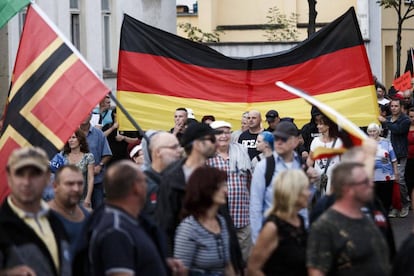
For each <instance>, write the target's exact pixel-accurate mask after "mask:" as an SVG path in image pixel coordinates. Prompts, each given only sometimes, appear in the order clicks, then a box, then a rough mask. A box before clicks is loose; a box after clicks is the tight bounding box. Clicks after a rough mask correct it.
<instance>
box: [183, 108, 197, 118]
mask: <svg viewBox="0 0 414 276" xmlns="http://www.w3.org/2000/svg"><path fill="white" fill-rule="evenodd" d="M185 110H187V118H188V119H195V116H194V111H193V110H192V109H191V108H186V109H185Z"/></svg>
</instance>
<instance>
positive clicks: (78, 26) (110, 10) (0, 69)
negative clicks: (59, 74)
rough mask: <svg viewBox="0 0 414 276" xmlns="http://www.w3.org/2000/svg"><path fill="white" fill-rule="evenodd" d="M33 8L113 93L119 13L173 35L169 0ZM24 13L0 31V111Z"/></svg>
mask: <svg viewBox="0 0 414 276" xmlns="http://www.w3.org/2000/svg"><path fill="white" fill-rule="evenodd" d="M35 2H36V4H37V5H39V7H40V8H41V9H42V10H43V11H44V12H45V13H46V14H47V16H48V17H49V18H50V19H51V21H52V22H53V23H54V24H55V25H57V27H58V28H59V29H60V31H61V32H62V33H63V35H65V36H66V37H67V38H68V39H69V40H70V41H72V43H73V44H74V45H75V47H77V48H78V50H80V52H81V54H82V55H83V56H84V57H85V59H86V60H87V61H88V63H89V64H90V65H91V67H92V68H93V69H94V70H95V72H96V73H97V74H98V75H99V76H101V77H102V78H103V79H104V81H105V83H106V84H107V85H108V87H109V88H110V89H111V90H112V91H116V71H117V64H118V49H119V39H120V30H121V25H122V20H123V14H124V13H127V14H129V15H130V16H132V17H134V18H137V19H138V20H141V21H143V22H145V23H147V24H149V25H152V26H155V27H157V28H160V29H163V30H165V31H168V32H172V33H175V32H176V12H175V2H173V1H171V0H59V1H56V0H36V1H35ZM25 14H26V12H25V10H23V11H21V12H20V13H19V14H17V15H16V16H14V17H13V18H12V19H11V20H10V21H9V23H8V24H7V25H6V26H4V27H3V28H2V29H0V111H1V112H2V111H3V108H4V103H5V101H6V98H7V94H8V90H9V84H10V78H11V75H12V72H13V66H14V61H15V58H16V54H17V50H18V45H19V39H20V34H21V32H22V29H23V24H24V18H25Z"/></svg>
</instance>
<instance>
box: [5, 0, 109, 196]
mask: <svg viewBox="0 0 414 276" xmlns="http://www.w3.org/2000/svg"><path fill="white" fill-rule="evenodd" d="M108 92H109V88H108V87H106V85H105V84H104V83H103V82H102V81H101V80H100V79H99V78H98V76H97V75H96V74H95V73H94V72H93V71H92V70H91V68H90V67H89V66H88V65H87V64H86V62H85V61H84V59H83V58H82V57H81V56H80V54H79V52H78V51H77V50H76V49H75V48H74V47H73V45H71V44H70V42H67V41H66V39H65V38H64V37H63V36H61V35H60V34H59V31H58V30H57V28H56V27H55V26H54V25H53V23H51V21H50V20H49V19H48V18H47V17H46V15H45V14H44V13H43V12H42V11H41V10H40V8H39V7H37V6H36V5H35V4H32V5H31V6H30V7H29V9H28V11H27V15H26V22H25V24H24V28H23V33H22V36H21V39H20V44H19V50H18V52H17V57H16V62H15V65H14V71H13V76H12V80H11V88H10V92H9V96H8V104H7V107H6V112H5V119H4V125H3V129H2V133H3V134H2V136H1V138H0V183H1V184H0V201H2V200H3V198H4V197H5V195H6V194H7V192H8V188H7V184H6V183H7V181H6V180H5V167H6V164H7V160H8V157H9V155H10V153H11V152H12V151H13V150H14V149H16V148H20V147H24V146H28V145H34V146H39V147H41V148H43V149H44V150H46V152H47V153H48V154H49V156H52V155H53V154H55V153H56V151H57V150H58V149H61V148H62V147H63V145H64V143H65V142H66V141H67V140H68V138H69V137H70V136H71V135H72V133H73V132H74V131H75V129H76V128H78V127H79V124H80V123H81V122H82V121H83V120H84V119H85V118H86V117H87V116H88V114H89V113H90V112H91V110H92V109H93V108H94V107H95V106H96V104H97V103H98V102H99V101H100V100H101V99H102V98H103V97H104V96H105V95H106V94H107V93H108Z"/></svg>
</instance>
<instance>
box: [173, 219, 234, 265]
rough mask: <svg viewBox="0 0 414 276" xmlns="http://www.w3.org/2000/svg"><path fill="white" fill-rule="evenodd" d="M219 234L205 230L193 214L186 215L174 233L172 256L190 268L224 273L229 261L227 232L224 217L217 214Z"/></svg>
mask: <svg viewBox="0 0 414 276" xmlns="http://www.w3.org/2000/svg"><path fill="white" fill-rule="evenodd" d="M217 219H218V220H219V223H220V228H221V231H220V234H215V233H212V232H210V231H209V230H207V229H206V228H205V227H204V226H203V225H201V224H200V223H199V222H198V221H197V220H196V219H195V218H194V217H193V216H189V217H186V218H185V219H184V220H183V221H182V222H181V223H180V225H179V226H178V228H177V231H176V233H175V243H174V245H175V247H174V257H175V258H177V259H180V260H181V261H182V262H183V264H184V266H185V267H186V268H188V269H190V270H195V271H197V270H204V271H207V272H216V273H224V268H225V266H226V265H227V263H229V262H230V244H229V234H228V231H227V227H226V222H225V220H224V218H223V217H222V216H220V215H217Z"/></svg>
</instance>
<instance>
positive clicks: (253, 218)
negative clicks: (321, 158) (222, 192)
mask: <svg viewBox="0 0 414 276" xmlns="http://www.w3.org/2000/svg"><path fill="white" fill-rule="evenodd" d="M298 135H299V130H298V128H297V127H296V125H295V124H294V123H292V122H289V121H282V122H280V123H279V124H278V125H277V126H276V130H275V131H274V132H273V136H274V141H275V142H274V146H275V151H274V152H273V157H274V160H275V165H274V172H273V177H272V180H271V182H270V184H269V185H267V184H266V179H265V174H266V168H267V159H264V160H262V161H260V162H259V163H258V164H257V165H256V167H255V169H254V172H253V178H252V186H251V189H250V225H251V227H252V239H253V242H255V241H256V238H257V236H258V234H259V231H260V229H261V228H262V224H263V221H264V218H265V212H266V210H268V209H269V208H270V206H271V205H272V203H273V187H272V183H273V182H274V181H275V178H276V176H277V175H278V174H279V173H280V172H282V171H284V170H288V169H301V168H302V159H301V157H300V156H298V154H297V153H296V151H295V148H296V147H297V146H298V144H299V138H298ZM307 173H308V176H309V177H311V178H315V177H317V173H316V171H315V170H314V169H313V168H309V170H308V172H307Z"/></svg>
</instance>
